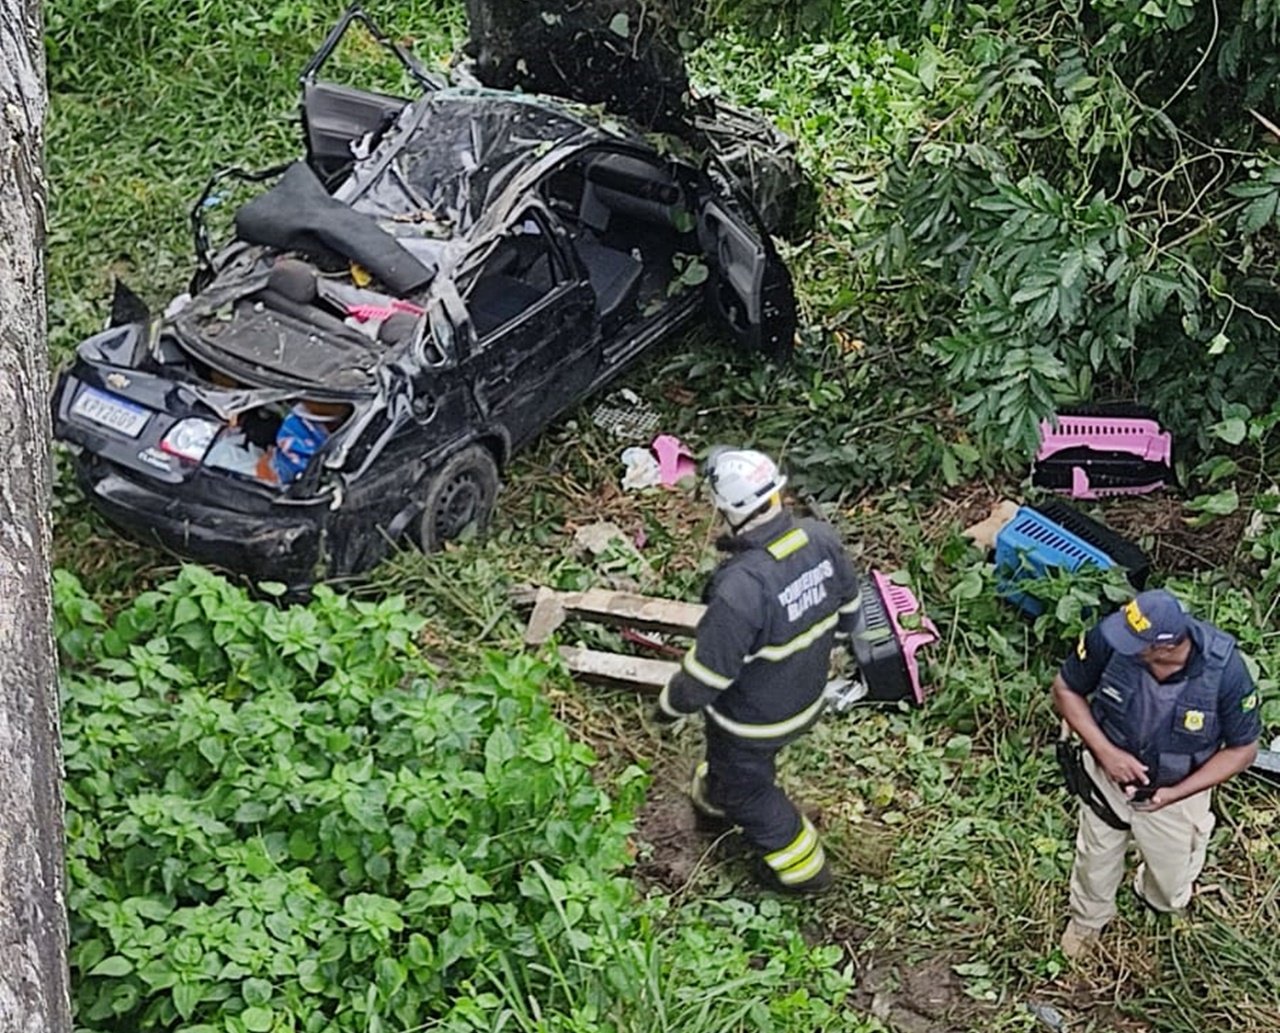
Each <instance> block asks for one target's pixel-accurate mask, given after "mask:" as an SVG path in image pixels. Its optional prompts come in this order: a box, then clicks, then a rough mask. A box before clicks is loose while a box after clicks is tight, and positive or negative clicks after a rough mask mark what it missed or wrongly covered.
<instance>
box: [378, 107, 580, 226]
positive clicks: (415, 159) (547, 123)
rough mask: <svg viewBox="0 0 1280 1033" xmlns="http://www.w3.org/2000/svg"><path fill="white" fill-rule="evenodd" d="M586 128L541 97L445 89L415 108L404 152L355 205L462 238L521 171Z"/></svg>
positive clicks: (400, 143) (401, 145)
mask: <svg viewBox="0 0 1280 1033" xmlns="http://www.w3.org/2000/svg"><path fill="white" fill-rule="evenodd" d="M582 130H583V125H582V124H581V123H580V122H578V121H577V120H575V119H574V118H572V117H571V116H569V115H568V114H566V113H564V112H561V111H557V110H555V109H554V108H550V107H548V106H546V105H545V104H544V103H542V102H539V101H536V100H532V99H523V98H519V97H512V96H511V95H509V94H500V93H499V94H495V93H489V92H487V91H481V90H441V91H439V92H437V93H433V94H430V95H428V96H427V97H425V98H423V99H422V100H421V101H419V102H418V104H417V105H415V107H414V111H413V114H412V116H411V117H410V119H409V120H408V128H407V130H406V132H407V134H408V138H407V139H404V138H403V137H397V139H396V142H395V144H394V146H395V148H396V149H397V150H398V151H399V153H398V154H396V156H395V157H394V158H393V159H392V160H391V161H390V162H389V163H388V164H387V165H386V167H385V168H384V169H382V171H381V172H380V173H378V174H377V175H376V178H375V179H374V180H373V182H372V183H371V184H370V185H369V187H368V188H367V190H365V191H364V193H363V195H362V196H360V197H359V199H358V200H357V201H356V202H355V205H354V206H355V207H356V208H358V209H359V210H361V211H366V212H368V213H370V214H371V215H374V216H376V217H378V218H380V219H392V220H395V221H396V222H399V223H402V224H406V226H409V227H412V229H411V230H410V232H412V233H414V234H415V235H417V234H421V235H423V236H437V237H448V236H456V235H458V234H459V233H461V232H463V231H465V230H466V229H467V228H468V227H469V226H471V224H472V223H474V222H475V221H476V220H477V219H478V218H479V217H480V215H481V213H482V212H483V211H484V210H485V208H486V206H487V205H488V203H489V200H490V198H491V197H493V196H494V195H495V194H496V192H497V191H498V190H500V189H501V187H502V185H503V184H504V183H506V182H507V180H508V179H509V178H510V177H511V176H512V175H513V174H515V172H517V171H518V170H519V169H520V168H522V167H524V165H525V164H527V163H528V162H529V161H531V160H533V159H535V158H537V157H538V156H539V155H541V154H543V153H545V152H546V151H547V150H548V149H550V148H551V146H552V145H554V144H555V143H556V142H558V141H560V140H563V139H566V138H567V137H570V136H574V135H576V134H577V133H579V132H581V131H582ZM377 160H378V159H377V156H376V155H375V156H374V157H373V158H371V159H370V162H371V163H373V162H377ZM379 164H380V162H379ZM355 178H356V179H359V178H361V177H360V175H359V170H357V172H356V177H355Z"/></svg>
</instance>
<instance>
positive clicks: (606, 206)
mask: <svg viewBox="0 0 1280 1033" xmlns="http://www.w3.org/2000/svg"><path fill="white" fill-rule="evenodd" d="M356 17H359V18H363V15H360V14H357V15H356ZM350 20H351V13H350V12H349V13H348V16H347V17H345V18H344V19H343V22H341V23H340V24H339V26H338V27H337V28H336V29H335V31H334V32H333V33H331V34H330V37H329V38H328V39H327V40H326V42H325V45H324V47H323V48H322V50H321V51H320V52H319V53H318V54H317V56H316V58H314V59H313V60H312V62H311V64H309V65H308V67H307V69H306V71H305V72H304V75H303V78H302V83H303V119H302V121H303V128H304V132H305V136H306V149H307V157H306V160H305V161H299V162H297V163H294V164H292V165H290V166H288V167H287V168H286V169H284V170H283V171H281V170H273V171H274V173H275V175H274V177H271V176H269V175H268V174H259V176H260V177H261V178H264V179H266V178H275V182H274V185H272V186H270V187H269V188H268V189H266V190H265V191H264V192H262V193H260V194H258V195H257V196H256V197H254V198H253V199H252V200H250V201H249V202H248V203H247V204H245V205H244V206H243V207H241V208H240V209H239V210H238V212H237V213H236V216H235V228H236V233H235V239H234V240H233V241H232V242H231V243H230V244H229V245H228V246H226V247H225V248H223V249H222V250H221V251H220V252H219V253H217V254H216V255H213V254H211V253H210V249H209V248H208V244H207V236H206V234H205V230H204V226H203V221H202V218H201V212H202V205H199V204H198V205H197V208H196V212H195V214H194V215H193V221H194V223H195V225H196V230H197V233H196V236H197V253H198V255H199V256H200V263H199V269H198V271H197V274H196V276H195V277H194V279H193V281H192V286H191V290H190V291H189V292H188V293H187V294H184V295H182V296H180V297H179V298H176V299H174V301H173V302H171V303H170V304H169V306H168V308H167V309H166V312H165V314H164V315H163V316H162V317H160V318H156V319H145V320H138V321H134V322H127V323H124V324H123V325H116V326H113V327H111V328H110V329H108V330H106V331H105V332H103V333H100V334H98V335H96V336H94V337H91V338H89V339H88V340H86V341H84V342H82V343H81V344H80V346H79V347H78V349H77V353H76V359H75V362H74V364H73V365H72V366H71V368H70V369H69V370H67V371H65V372H64V373H62V375H61V376H60V378H59V381H58V384H57V387H56V390H55V395H54V402H53V410H54V419H55V432H56V435H57V436H58V437H59V438H61V439H62V440H64V441H67V442H69V443H71V445H72V446H73V451H74V452H75V467H76V472H77V476H78V479H79V481H80V483H81V485H82V487H83V489H84V491H85V493H86V496H87V497H88V498H89V499H90V500H91V502H92V503H93V504H94V505H95V506H96V507H97V508H98V509H99V510H100V511H101V512H102V513H103V514H104V515H105V516H106V517H107V519H108V520H110V521H111V522H112V523H114V524H115V525H117V526H119V527H121V528H123V529H124V530H126V531H128V532H129V533H131V534H133V535H135V536H137V537H140V538H143V539H145V540H149V541H153V542H158V543H160V544H162V545H163V546H165V547H167V548H169V549H171V550H173V551H175V552H177V553H179V554H180V555H183V556H186V557H189V558H192V559H195V560H198V561H202V562H208V563H212V564H216V565H218V566H221V567H223V568H227V569H230V570H233V571H237V572H241V573H245V574H249V575H251V576H253V577H254V578H255V579H258V580H275V581H281V582H284V583H285V584H286V585H287V586H289V587H290V588H292V589H300V588H305V587H306V586H307V585H309V584H311V583H312V582H313V581H314V580H315V579H316V578H319V577H324V576H327V575H342V574H348V573H353V572H357V571H361V570H364V569H367V568H368V567H370V566H371V565H373V564H374V563H376V562H377V561H378V560H379V559H380V558H382V557H383V556H384V555H385V554H386V552H387V550H388V549H389V548H390V547H391V546H392V545H395V544H399V543H406V542H411V543H414V544H417V545H418V546H420V547H422V548H424V549H428V550H430V549H434V548H436V547H438V546H439V545H440V544H441V543H442V542H444V541H447V540H449V539H451V538H454V537H456V536H458V535H460V534H462V533H463V532H464V531H465V530H467V529H468V528H469V527H471V526H472V525H483V524H484V522H485V521H486V520H487V518H488V515H489V513H490V512H491V510H492V507H493V505H494V499H495V495H496V493H497V490H498V484H499V472H500V470H501V469H502V467H503V464H504V463H505V462H506V461H507V459H508V457H509V456H510V455H511V454H512V452H513V451H514V450H515V449H517V448H519V447H520V446H521V445H523V444H525V443H526V442H528V441H529V440H530V439H531V438H533V437H534V436H535V435H537V434H538V433H539V431H541V430H542V429H543V428H544V427H546V426H547V425H548V423H549V422H550V421H552V420H554V419H555V418H556V417H557V416H558V415H560V414H561V413H563V412H564V411H565V410H567V409H570V408H572V407H573V406H575V405H576V404H578V403H579V402H580V401H581V400H582V399H583V398H584V397H585V396H587V395H588V394H590V393H591V392H593V391H595V390H597V389H598V388H600V387H601V386H602V385H603V384H605V383H606V382H608V381H609V380H611V379H612V378H614V377H616V376H617V375H618V374H620V373H621V372H623V371H624V370H625V369H627V368H628V367H629V366H631V365H632V364H633V363H634V362H635V361H636V360H637V359H639V358H640V357H641V356H642V355H644V354H645V353H646V352H647V351H649V350H650V349H651V348H653V347H654V346H655V345H657V344H659V343H660V342H662V341H665V340H668V339H670V338H671V337H672V336H673V335H675V334H677V333H679V332H680V331H681V330H682V329H683V328H685V327H687V326H688V325H689V324H690V323H691V321H693V320H694V319H696V318H698V317H699V315H700V314H701V313H703V312H706V313H708V314H709V315H710V316H711V318H712V319H713V320H714V321H715V322H717V323H718V324H719V325H720V326H721V327H723V329H724V331H725V332H726V333H727V334H728V335H729V336H730V337H731V338H732V339H733V340H734V341H735V342H737V343H738V344H740V345H741V347H743V348H744V349H750V350H753V351H757V352H760V353H763V354H765V355H768V356H773V357H782V356H785V354H786V353H787V351H788V350H789V349H790V347H791V342H792V338H793V336H794V330H795V308H794V298H793V295H792V290H791V280H790V276H789V274H788V273H787V270H786V268H785V266H784V265H783V264H782V263H781V261H780V260H779V258H778V256H777V254H776V252H775V250H774V248H773V245H772V243H771V242H770V240H769V237H768V234H767V233H766V232H765V230H764V228H763V226H762V225H761V222H760V218H759V215H758V213H756V211H755V210H754V208H753V207H752V205H751V204H750V202H749V201H747V200H746V195H745V194H744V193H743V192H742V191H740V190H738V189H736V183H735V181H734V180H733V177H732V176H731V175H729V174H728V173H727V171H725V170H724V169H723V168H722V167H719V166H717V165H716V163H715V162H714V161H710V162H707V163H704V164H701V165H696V164H693V163H691V162H688V161H685V160H680V159H677V158H675V157H672V156H671V154H670V153H668V154H660V153H659V152H658V151H657V150H656V149H655V147H654V146H653V145H652V144H651V143H650V142H648V141H647V139H646V138H645V137H644V136H642V135H641V134H640V133H638V132H637V131H635V130H634V129H630V128H628V127H627V126H626V125H625V124H621V123H619V121H618V120H616V119H614V118H611V117H608V116H604V115H601V114H596V113H593V112H590V111H585V110H583V109H579V108H576V107H574V106H573V105H570V104H567V103H562V102H559V101H557V100H552V99H547V98H542V97H535V96H529V95H524V94H519V93H508V92H502V91H493V90H486V89H482V88H474V87H458V86H448V85H446V84H445V83H443V82H439V81H437V80H436V78H435V77H434V76H432V75H430V74H429V73H426V72H425V71H423V70H422V68H421V66H419V65H418V64H417V62H416V61H415V60H414V59H413V58H412V56H411V55H409V54H408V53H407V52H405V51H403V50H401V49H400V48H399V47H398V46H396V45H395V44H393V43H391V42H389V41H387V40H386V39H385V38H381V37H380V40H381V42H383V43H384V45H386V46H388V47H389V48H390V49H391V50H392V51H393V52H394V53H395V55H396V57H397V58H398V59H399V60H400V61H401V62H402V63H403V64H404V66H405V67H406V68H407V69H410V71H411V72H412V74H413V78H414V80H415V82H416V83H417V84H418V86H419V87H420V96H418V97H417V99H414V100H412V101H407V100H405V99H402V98H398V97H392V96H387V95H384V94H379V93H372V92H364V91H361V90H356V89H353V88H350V87H348V86H341V85H337V84H334V83H329V82H325V81H321V80H320V79H319V78H318V77H317V74H318V71H319V68H320V66H321V64H322V63H323V61H324V58H325V57H327V55H328V54H329V53H330V52H331V51H332V49H333V47H334V45H335V44H336V42H337V39H338V38H339V37H340V36H341V33H342V31H344V30H345V28H346V25H347V24H348V22H349V21H350ZM375 31H376V30H375ZM207 193H208V191H206V194H207ZM203 200H204V199H202V201H203Z"/></svg>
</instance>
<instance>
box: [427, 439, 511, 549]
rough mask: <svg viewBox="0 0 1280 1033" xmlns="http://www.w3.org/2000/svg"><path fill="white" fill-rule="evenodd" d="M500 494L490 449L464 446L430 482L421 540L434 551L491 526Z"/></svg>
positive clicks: (496, 467) (496, 466)
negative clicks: (496, 500)
mask: <svg viewBox="0 0 1280 1033" xmlns="http://www.w3.org/2000/svg"><path fill="white" fill-rule="evenodd" d="M497 495H498V465H497V463H495V462H494V461H493V456H492V455H491V454H490V453H489V451H488V449H486V448H483V447H481V446H479V445H472V446H471V447H469V448H464V449H463V450H462V451H461V452H459V453H458V454H457V455H455V456H453V457H452V458H451V459H449V461H448V462H446V463H445V464H444V466H442V467H441V468H440V469H439V470H437V471H436V472H435V473H433V474H432V475H431V476H430V477H429V478H428V479H427V482H426V488H425V490H424V492H423V495H422V515H421V517H420V518H419V524H418V543H419V544H420V545H421V546H422V549H423V551H424V552H434V551H435V550H436V549H439V548H440V547H441V546H442V545H444V543H445V542H447V541H451V540H453V539H455V538H458V537H461V536H462V535H463V534H465V533H467V532H468V531H471V530H473V529H474V531H475V533H479V532H481V531H483V530H484V529H485V528H486V527H488V526H489V518H490V517H491V516H492V515H493V503H494V500H495V499H496V498H497Z"/></svg>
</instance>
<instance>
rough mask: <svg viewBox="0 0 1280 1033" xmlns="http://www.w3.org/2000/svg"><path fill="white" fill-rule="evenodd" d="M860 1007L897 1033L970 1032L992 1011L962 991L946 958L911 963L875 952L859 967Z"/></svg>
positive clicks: (856, 1000) (857, 992)
mask: <svg viewBox="0 0 1280 1033" xmlns="http://www.w3.org/2000/svg"><path fill="white" fill-rule="evenodd" d="M853 1000H854V1004H855V1006H856V1007H858V1008H860V1009H861V1010H863V1011H866V1012H869V1013H870V1014H872V1015H874V1016H876V1017H877V1018H878V1019H880V1020H881V1021H883V1022H885V1023H887V1024H888V1025H889V1026H890V1027H891V1028H892V1029H894V1030H896V1031H898V1033H968V1031H970V1030H976V1029H982V1028H983V1027H984V1021H983V1020H984V1017H990V1016H991V1014H992V1009H991V1008H990V1007H989V1006H988V1005H985V1004H983V1003H982V1002H980V1001H975V1000H974V999H973V998H971V997H969V996H968V995H967V994H965V992H964V985H963V983H962V981H961V979H960V977H959V976H957V975H956V974H955V972H954V971H953V969H952V967H951V961H950V960H949V959H948V958H946V957H942V956H939V957H933V958H927V959H925V960H923V961H917V962H908V961H907V960H906V959H905V958H900V957H894V956H893V955H875V954H873V955H871V956H869V957H867V958H865V959H863V960H862V961H861V962H860V964H859V966H858V986H857V989H856V990H855V991H854V994H853Z"/></svg>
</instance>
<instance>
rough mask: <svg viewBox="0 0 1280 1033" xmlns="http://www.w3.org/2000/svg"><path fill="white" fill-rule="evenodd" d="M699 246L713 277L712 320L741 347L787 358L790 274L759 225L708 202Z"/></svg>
mask: <svg viewBox="0 0 1280 1033" xmlns="http://www.w3.org/2000/svg"><path fill="white" fill-rule="evenodd" d="M698 240H699V242H700V243H701V245H702V248H703V251H704V253H705V254H706V257H707V261H708V263H709V265H710V267H711V268H710V271H711V274H712V275H710V276H709V277H708V278H707V287H706V291H707V305H708V308H709V310H710V312H711V316H712V318H713V319H714V320H715V321H716V322H718V323H719V324H720V326H721V327H722V329H724V330H725V331H726V332H727V333H728V334H729V335H730V336H731V337H732V338H733V339H734V340H735V341H736V342H737V343H738V344H740V345H741V346H742V347H743V348H745V349H747V350H750V351H758V352H763V353H764V354H765V355H768V356H770V357H771V358H777V359H781V358H785V357H786V356H787V355H788V354H789V353H790V351H791V346H792V341H793V339H794V337H795V329H796V301H795V291H794V288H793V285H792V281H791V273H790V272H789V271H788V269H787V267H786V265H785V263H783V261H782V259H781V258H780V257H779V256H778V253H777V251H776V250H775V249H774V247H773V242H772V241H771V240H770V239H769V236H768V234H767V233H765V232H764V230H763V229H762V228H761V224H760V222H759V220H758V219H752V218H749V217H748V212H747V209H746V208H745V207H744V206H743V205H742V204H739V203H738V202H737V201H735V200H732V199H730V198H727V197H718V196H708V197H705V198H704V200H703V202H702V204H701V208H700V211H699V217H698Z"/></svg>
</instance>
